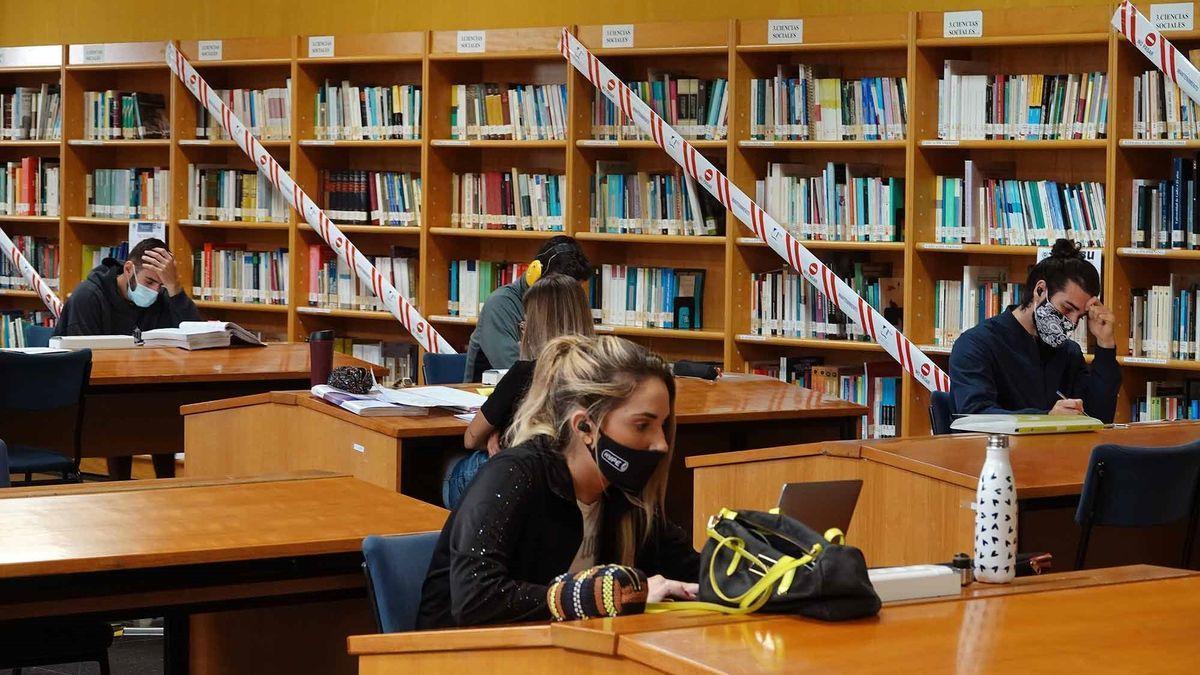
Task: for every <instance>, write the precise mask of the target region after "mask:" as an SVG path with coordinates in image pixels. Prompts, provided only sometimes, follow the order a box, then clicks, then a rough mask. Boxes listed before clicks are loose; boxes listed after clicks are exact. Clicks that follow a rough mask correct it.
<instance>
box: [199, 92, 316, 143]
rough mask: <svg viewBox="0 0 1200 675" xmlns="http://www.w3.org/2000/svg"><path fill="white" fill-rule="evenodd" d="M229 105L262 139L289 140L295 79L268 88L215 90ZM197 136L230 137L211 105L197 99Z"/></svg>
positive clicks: (210, 137) (214, 138) (209, 138)
mask: <svg viewBox="0 0 1200 675" xmlns="http://www.w3.org/2000/svg"><path fill="white" fill-rule="evenodd" d="M212 91H213V93H214V94H216V95H217V96H219V97H221V100H222V101H224V102H225V105H226V106H227V107H228V108H229V109H230V110H232V111H233V114H235V115H237V118H238V119H240V120H241V121H242V124H244V125H246V126H247V127H249V128H250V133H252V134H254V136H255V137H257V138H258V139H259V140H261V141H271V140H287V139H289V138H291V137H292V79H291V78H290V77H289V78H288V79H287V81H286V83H285V84H284V86H282V87H271V88H267V89H213V90H212ZM196 138H205V139H208V140H221V139H228V138H229V134H228V132H226V131H225V127H222V126H221V122H220V120H218V119H216V118H214V117H213V116H212V115H210V114H209V112H208V108H205V107H204V106H202V105H200V102H199V101H197V102H196Z"/></svg>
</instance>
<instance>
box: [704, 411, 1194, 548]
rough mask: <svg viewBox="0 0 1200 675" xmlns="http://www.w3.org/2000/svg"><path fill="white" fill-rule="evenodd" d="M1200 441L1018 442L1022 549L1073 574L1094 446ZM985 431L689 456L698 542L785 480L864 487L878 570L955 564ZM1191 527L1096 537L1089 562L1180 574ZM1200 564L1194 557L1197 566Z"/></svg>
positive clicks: (1146, 430)
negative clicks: (1166, 568)
mask: <svg viewBox="0 0 1200 675" xmlns="http://www.w3.org/2000/svg"><path fill="white" fill-rule="evenodd" d="M1197 438H1200V423H1198V422H1174V423H1157V424H1132V425H1128V426H1127V427H1125V428H1108V429H1103V430H1100V431H1093V432H1087V433H1077V434H1047V435H1037V436H1015V437H1011V438H1010V439H1009V442H1010V452H1011V461H1012V466H1013V474H1014V477H1015V479H1016V483H1017V498H1018V509H1019V516H1018V529H1017V534H1018V537H1019V539H1018V546H1019V548H1020V550H1021V551H1022V552H1034V551H1037V552H1042V551H1047V552H1050V553H1052V554H1053V555H1054V563H1053V564H1054V569H1056V570H1058V569H1071V568H1072V567H1074V563H1075V549H1076V545H1077V543H1078V537H1079V528H1078V526H1077V525H1076V524H1075V522H1074V516H1075V508H1076V505H1077V504H1078V501H1079V493H1080V489H1081V487H1082V485H1083V479H1084V475H1085V474H1086V472H1087V465H1088V458H1089V457H1090V456H1091V452H1092V448H1094V447H1095V446H1097V445H1100V444H1102V443H1119V444H1123V445H1134V446H1138V445H1140V446H1169V445H1179V444H1183V443H1187V442H1189V441H1192V440H1195V439H1197ZM985 444H986V437H985V436H984V435H983V434H954V435H949V436H933V437H929V436H925V437H912V438H896V439H886V440H862V441H858V440H854V441H842V442H822V443H808V444H800V445H789V446H783V447H776V448H764V449H753V450H745V451H738V452H729V453H720V454H711V455H704V456H697V457H689V458H688V459H687V465H688V467H689V468H691V469H692V471H693V480H694V486H695V490H694V499H695V501H694V511H695V514H696V518H695V519H693V521H692V524H693V530H692V534H693V540H694V542H695V543H696V544H697V546H699V545H701V544H702V543H703V540H704V528H703V526H704V520H705V519H706V518H707V516H708V515H710V514H713V513H716V512H717V511H718V510H719V509H721V508H722V507H728V508H734V509H737V508H751V509H766V508H770V507H772V506H775V505H776V504H777V500H778V495H779V491H780V489H781V487H782V486H783V484H785V483H791V482H802V481H820V480H841V479H859V480H862V481H863V489H862V493H861V495H860V497H859V501H858V507H857V509H856V510H855V513H854V517H853V519H852V520H851V521H850V529H849V531H848V532H847V541H848V542H849V543H851V544H853V545H855V546H857V547H859V548H861V549H862V550H863V553H864V554H865V555H866V557H867V562H868V564H870V565H872V566H885V565H910V564H919V563H928V562H942V561H948V560H950V559H951V558H953V557H954V554H955V553H959V552H967V553H970V552H971V550H972V546H973V544H972V536H973V534H972V533H973V528H974V521H975V512H974V511H973V510H972V508H971V505H972V503H973V502H974V496H975V487H976V483H977V481H978V477H979V470H980V469H981V468H982V466H983V461H984V458H985V455H986V450H985ZM1183 536H1184V532H1183V528H1182V527H1180V526H1163V527H1158V528H1146V529H1139V530H1125V529H1116V528H1096V529H1095V530H1094V532H1093V535H1092V540H1091V545H1090V547H1089V550H1088V565H1089V566H1101V565H1112V564H1120V563H1121V562H1128V561H1130V560H1131V556H1132V558H1136V559H1141V560H1155V561H1163V562H1164V563H1167V564H1172V565H1179V564H1181V563H1182V561H1181V560H1180V559H1179V553H1180V551H1181V550H1182V541H1183ZM1198 563H1200V553H1197V552H1194V553H1193V558H1192V561H1191V563H1190V565H1189V566H1190V567H1193V568H1194V567H1196V566H1197V564H1198Z"/></svg>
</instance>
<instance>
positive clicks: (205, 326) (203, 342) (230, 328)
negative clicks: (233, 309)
mask: <svg viewBox="0 0 1200 675" xmlns="http://www.w3.org/2000/svg"><path fill="white" fill-rule="evenodd" d="M142 343H143V345H144V346H146V347H179V348H181V349H189V350H191V349H212V348H215V347H229V346H231V345H233V344H235V343H236V344H246V345H254V346H256V347H265V346H266V345H265V344H264V343H263V341H262V340H260V339H259V338H258V336H257V335H255V334H254V333H251V332H250V331H248V330H246V329H245V328H242V327H241V326H239V325H237V324H236V323H233V322H231V321H184V322H182V323H180V324H179V327H178V328H155V329H154V330H148V331H144V332H143V333H142Z"/></svg>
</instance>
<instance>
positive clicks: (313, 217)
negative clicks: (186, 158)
mask: <svg viewBox="0 0 1200 675" xmlns="http://www.w3.org/2000/svg"><path fill="white" fill-rule="evenodd" d="M166 58H167V65H168V66H170V68H171V71H172V72H173V73H175V76H176V77H178V78H179V79H180V81H182V82H183V84H184V86H185V87H187V89H188V91H190V92H192V95H193V96H195V97H196V98H197V99H199V101H200V102H201V103H203V104H204V107H205V108H207V109H208V112H209V113H210V114H211V115H212V116H213V119H216V120H217V121H219V122H220V123H221V126H222V127H223V128H224V129H225V131H226V133H228V134H229V137H230V138H232V139H233V140H234V142H235V143H237V146H238V147H239V148H241V149H242V152H245V153H246V154H247V155H248V156H249V157H250V159H251V160H252V161H253V162H254V163H255V165H256V166H257V167H258V170H259V171H260V172H262V173H263V174H264V175H266V176H267V178H268V180H270V181H271V184H272V185H274V186H275V189H276V190H278V191H279V194H281V195H283V198H284V199H285V200H286V201H287V203H288V204H291V205H292V208H294V209H296V211H298V212H299V213H300V215H301V216H303V217H304V220H305V221H306V222H307V223H308V224H309V225H311V226H312V228H313V230H315V231H316V232H317V234H318V235H320V237H321V238H322V239H324V240H325V243H326V244H328V245H329V247H330V248H332V249H333V250H334V252H335V253H337V254H338V255H340V256H343V257H344V258H345V259H346V263H347V264H349V265H350V266H351V267H353V268H354V271H355V272H356V273H357V274H358V278H359V280H360V281H362V283H364V284H366V285H367V286H368V287H369V288H370V289H371V290H372V292H374V293H375V297H377V298H380V299H381V300H382V301H383V304H384V306H385V307H387V310H388V311H389V312H391V313H392V316H395V317H396V318H397V319H398V320H399V321H400V323H401V324H403V325H404V327H405V328H406V329H408V332H409V333H410V334H412V336H413V338H415V339H416V341H417V343H418V344H420V345H421V347H422V348H423V349H425V350H426V351H428V352H433V353H436V354H455V353H457V352H455V351H454V348H453V347H452V346H450V343H448V342H446V339H445V338H443V337H442V336H441V335H439V334H438V332H437V330H435V329H434V328H433V326H431V325H430V324H429V322H428V321H426V320H425V317H423V316H421V313H420V312H418V311H417V308H416V307H413V306H412V303H410V302H409V301H408V299H406V298H405V297H404V296H402V295H400V292H399V291H397V290H396V287H395V286H393V285H392V283H391V282H390V281H388V280H387V279H385V278H384V277H383V275H382V274H380V273H379V270H377V269H375V266H374V265H372V264H371V261H370V260H368V259H367V257H366V256H364V255H363V254H362V252H360V251H359V250H358V248H357V247H355V246H354V244H353V243H352V242H351V241H350V239H349V238H348V237H346V235H345V234H342V231H341V230H340V229H338V226H337V225H335V224H334V223H333V221H331V220H330V219H329V216H327V215H325V212H324V211H322V210H321V208H320V207H318V206H317V205H316V203H315V202H313V200H312V199H311V198H310V197H309V196H308V194H306V193H305V192H304V190H302V189H300V186H299V185H297V184H296V181H295V180H293V179H292V177H291V176H290V175H289V174H288V172H287V171H285V170H284V169H283V167H281V166H280V165H279V162H277V161H275V158H274V157H272V156H271V153H269V152H267V150H266V148H264V147H263V146H262V144H261V143H259V142H258V139H257V138H255V137H254V135H253V134H251V133H250V130H249V129H248V128H246V126H245V125H244V124H242V121H241V120H239V119H238V117H237V115H235V114H233V111H232V110H230V109H229V108H228V107H227V106H226V105H225V103H224V102H223V101H221V98H220V97H219V96H217V94H216V93H215V92H213V90H212V88H211V87H209V86H208V82H205V81H204V78H203V77H201V76H200V74H199V73H198V72H196V69H195V68H193V67H192V64H191V63H190V62H189V61H188V60H187V59H186V58H185V57H184V56H183V54H182V53H180V52H179V50H178V49H176V48H175V45H174V44H171V43H167V56H166Z"/></svg>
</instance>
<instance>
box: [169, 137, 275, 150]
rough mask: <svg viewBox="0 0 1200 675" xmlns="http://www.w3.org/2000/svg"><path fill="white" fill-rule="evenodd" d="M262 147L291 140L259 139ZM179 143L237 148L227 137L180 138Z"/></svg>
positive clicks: (188, 146)
mask: <svg viewBox="0 0 1200 675" xmlns="http://www.w3.org/2000/svg"><path fill="white" fill-rule="evenodd" d="M259 143H262V146H263V147H264V148H286V147H289V146H291V141H286V140H269V141H264V140H261V139H260V140H259ZM179 145H181V146H183V147H185V148H237V147H240V146H238V144H237V143H234V142H233V140H231V139H228V138H221V139H211V140H210V139H207V138H181V139H179Z"/></svg>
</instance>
